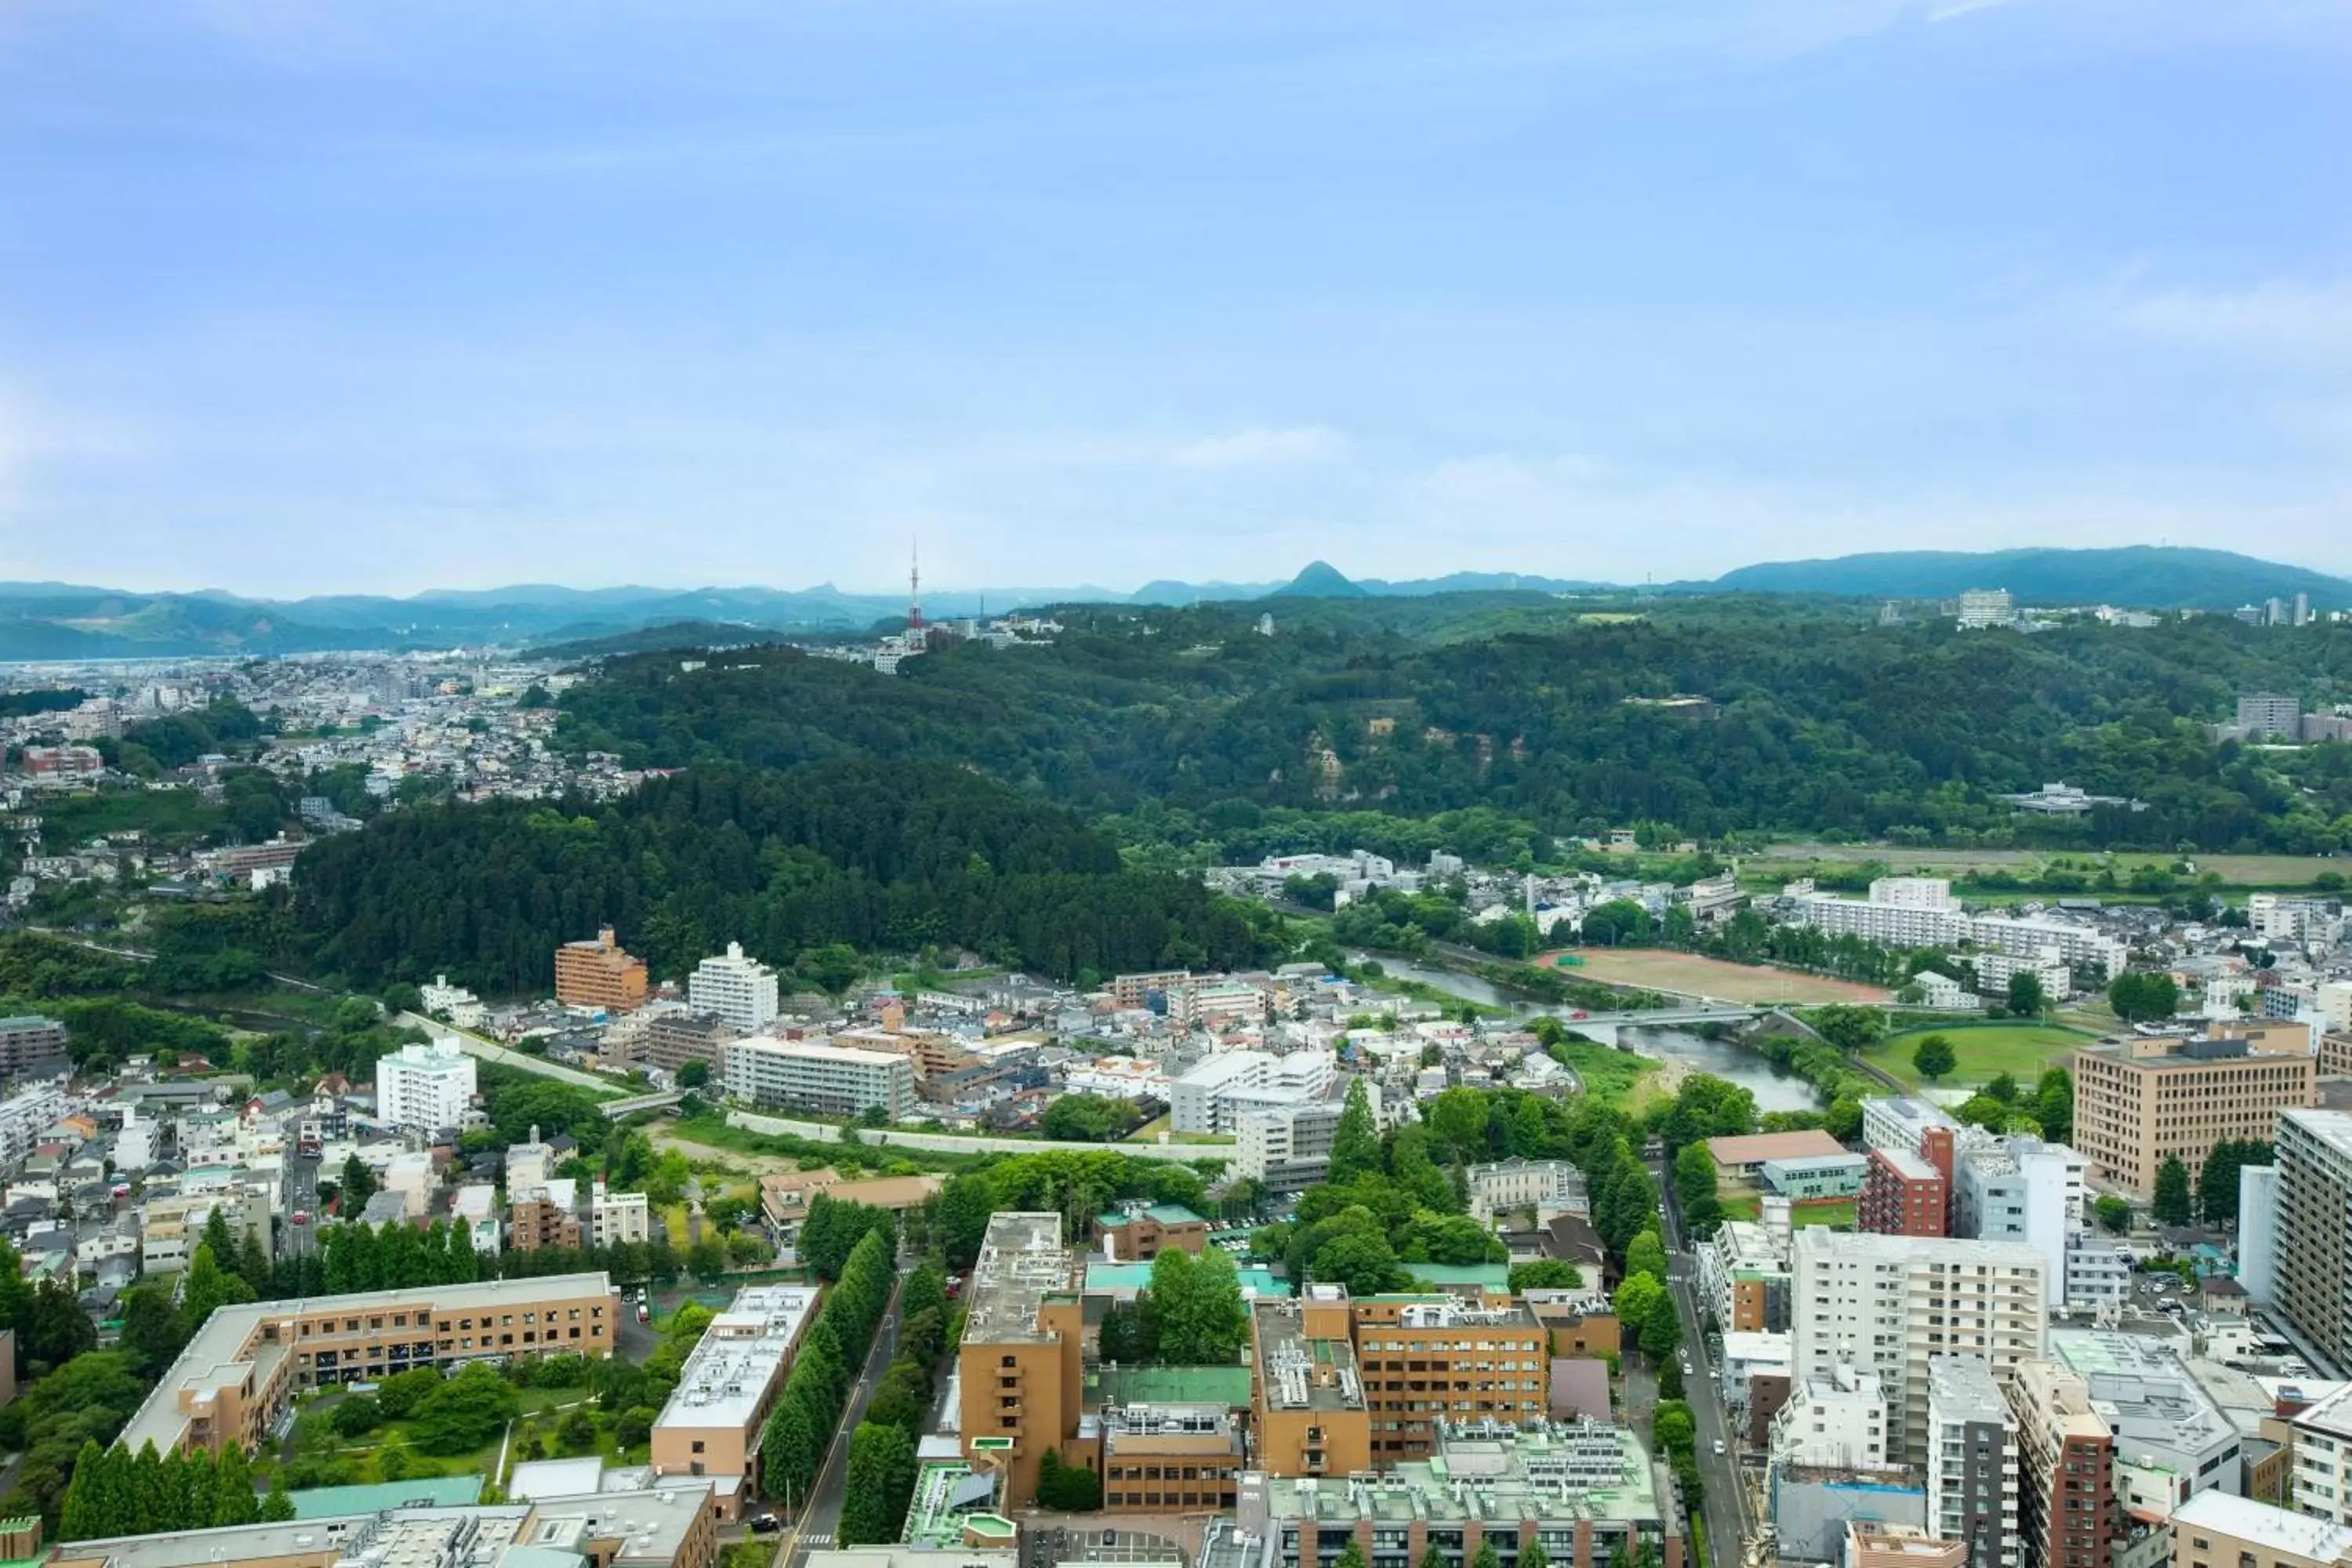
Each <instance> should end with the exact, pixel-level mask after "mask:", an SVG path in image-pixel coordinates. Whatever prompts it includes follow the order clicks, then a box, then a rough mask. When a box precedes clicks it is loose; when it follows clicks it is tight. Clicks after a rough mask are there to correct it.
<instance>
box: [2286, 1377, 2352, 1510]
mask: <svg viewBox="0 0 2352 1568" xmlns="http://www.w3.org/2000/svg"><path fill="white" fill-rule="evenodd" d="M2288 1425H2290V1426H2293V1427H2294V1473H2293V1479H2292V1482H2291V1483H2290V1484H2291V1486H2292V1488H2293V1497H2294V1506H2295V1507H2296V1508H2297V1509H2299V1510H2302V1511H2303V1512H2305V1513H2307V1514H2309V1515H2311V1516H2312V1517H2313V1518H2315V1519H2324V1520H2327V1521H2330V1522H2332V1523H2336V1524H2342V1525H2352V1384H2345V1385H2343V1386H2341V1387H2338V1388H2337V1389H2336V1390H2335V1391H2334V1392H2333V1393H2331V1394H2327V1395H2326V1397H2324V1398H2322V1399H2321V1400H2320V1401H2319V1402H2318V1403H2317V1404H2315V1405H2305V1407H2304V1408H2303V1409H2301V1410H2299V1411H2297V1412H2296V1413H2295V1414H2294V1415H2293V1416H2291V1417H2289V1418H2288Z"/></svg>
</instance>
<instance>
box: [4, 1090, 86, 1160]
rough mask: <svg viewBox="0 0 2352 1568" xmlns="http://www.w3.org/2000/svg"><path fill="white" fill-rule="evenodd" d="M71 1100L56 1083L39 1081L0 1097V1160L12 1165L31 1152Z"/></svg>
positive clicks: (65, 1111) (66, 1108)
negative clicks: (20, 1091) (19, 1090)
mask: <svg viewBox="0 0 2352 1568" xmlns="http://www.w3.org/2000/svg"><path fill="white" fill-rule="evenodd" d="M71 1109H72V1102H71V1101H69V1100H67V1099H66V1097H65V1094H64V1092H63V1091H62V1090H60V1089H58V1086H57V1085H56V1084H53V1083H43V1084H37V1085H36V1086H35V1087H33V1088H31V1089H26V1090H25V1091H24V1092H23V1093H22V1094H16V1095H11V1096H10V1097H9V1098H8V1099H6V1100H0V1163H5V1164H14V1163H16V1161H18V1160H21V1159H23V1158H24V1157H25V1156H26V1155H27V1154H29V1153H31V1152H33V1150H34V1148H35V1146H36V1145H37V1144H38V1143H39V1142H40V1141H41V1134H42V1133H44V1132H46V1131H48V1130H49V1127H50V1125H51V1124H52V1123H53V1122H55V1121H57V1120H58V1118H59V1117H61V1116H63V1115H65V1114H66V1113H67V1112H68V1110H71Z"/></svg>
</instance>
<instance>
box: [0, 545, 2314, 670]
mask: <svg viewBox="0 0 2352 1568" xmlns="http://www.w3.org/2000/svg"><path fill="white" fill-rule="evenodd" d="M1968 588H2007V589H2008V590H2009V591H2010V592H2011V594H2012V595H2015V596H2016V598H2017V600H2018V602H2019V603H2020V604H2023V605H2083V604H2111V605H2130V606H2134V607H2138V608H2145V609H2211V610H2228V609H2234V608H2236V607H2237V606H2238V605H2242V604H2249V603H2253V604H2259V603H2261V602H2262V601H2263V600H2265V599H2269V598H2280V599H2285V600H2292V599H2293V598H2294V595H2296V594H2298V593H2303V594H2308V595H2310V596H2311V601H2312V604H2313V605H2315V606H2316V607H2318V608H2321V609H2343V608H2347V607H2352V581H2347V580H2346V579H2344V578H2341V577H2331V576H2328V575H2326V574H2324V573H2319V572H2313V571H2310V570H2307V569H2305V568H2304V567H2300V566H2284V565H2280V564H2278V563H2273V562H2268V561H2260V560H2256V559H2255V558H2254V557H2252V556H2249V555H2238V554H2234V553H2231V552H2229V551H2223V550H2192V549H2186V548H2174V547H2166V546H2155V545H2135V546H2131V547H2128V548H2125V549H2116V550H2005V551H1995V552H1984V553H1973V554H1972V553H1968V552H1953V551H1900V552H1886V553H1878V554H1868V555H1845V556H1839V557H1836V558H1833V559H1829V560H1822V561H1782V562H1773V563H1765V564H1760V565H1754V566H1742V567H1739V568H1738V569H1737V570H1736V571H1731V572H1727V573H1725V574H1723V575H1722V576H1720V577H1717V578H1714V579H1711V580H1707V581H1702V582H1685V583H1673V584H1660V585H1657V586H1654V587H1644V588H1642V589H1635V588H1633V587H1630V586H1628V585H1625V584H1607V583H1596V582H1590V581H1577V580H1571V579H1565V578H1558V577H1544V576H1536V575H1520V574H1513V573H1504V572H1457V573H1454V574H1451V575H1449V576H1444V577H1433V578H1417V579H1411V580H1406V581H1402V582H1389V581H1383V580H1381V579H1379V578H1372V577H1364V578H1355V579H1350V578H1349V577H1348V576H1347V575H1345V574H1342V573H1341V572H1340V571H1339V569H1338V568H1336V567H1334V566H1332V565H1331V564H1330V563H1328V562H1323V561H1317V562H1314V563H1310V564H1309V565H1308V566H1307V568H1306V569H1305V570H1303V571H1301V572H1300V573H1299V574H1297V576H1296V577H1293V578H1292V579H1290V580H1289V581H1288V582H1285V583H1219V582H1212V583H1182V582H1176V581H1167V580H1163V581H1156V582H1151V583H1147V584H1144V585H1143V586H1142V587H1140V588H1139V589H1137V590H1135V591H1134V592H1133V593H1131V594H1125V593H1119V592H1118V591H1116V590H1113V589H1106V588H1097V587H1093V586H1079V587H1066V588H990V589H987V590H985V591H973V592H963V593H931V594H927V595H925V596H924V601H923V608H924V610H925V612H926V613H927V614H928V615H930V616H934V617H941V618H945V617H961V616H972V615H980V614H983V613H992V612H1003V611H1009V610H1014V609H1021V608H1027V607H1034V606H1037V605H1057V604H1131V605H1189V604H1196V603H1202V602H1207V601H1215V600H1234V599H1262V598H1315V599H1356V598H1375V597H1378V598H1392V597H1404V596H1412V595H1426V594H1451V593H1479V592H1484V593H1492V592H1497V591H1513V590H1517V591H1521V592H1531V593H1538V594H1581V593H1633V592H1651V593H1669V594H1718V593H1748V594H1816V595H1837V596H1843V597H1858V598H1877V599H1948V598H1951V597H1953V596H1954V595H1958V593H1960V592H1961V591H1962V590H1964V589H1968ZM906 607H907V606H906V601H905V600H904V599H901V598H898V597H897V596H895V595H886V594H850V593H845V592H843V591H842V590H841V589H839V588H836V587H835V586H834V585H833V584H829V583H827V584H819V585H818V586H816V587H814V588H801V589H779V588H760V587H739V588H700V589H694V590H690V591H685V592H681V591H678V590H675V589H667V588H640V587H622V588H567V587H563V586H561V585H559V584H518V585H516V586H513V587H509V588H485V589H467V590H456V589H436V590H433V591H431V592H427V593H423V594H418V595H414V596H413V597H410V598H404V599H395V598H385V597H379V596H373V595H320V596H317V597H313V598H307V599H292V600H267V599H248V598H242V597H239V596H238V595H234V594H229V593H225V592H222V591H219V590H216V589H206V590H204V591H201V592H197V593H189V594H139V593H131V592H126V591H124V590H121V589H113V588H94V587H85V586H78V585H75V584H65V583H0V659H41V660H58V659H79V658H166V657H174V656H184V655H191V654H227V655H247V656H267V655H273V654H285V653H307V652H318V651H328V650H334V649H361V648H404V647H450V646H453V645H457V644H473V643H506V644H528V645H534V646H538V645H548V644H580V643H589V642H594V641H598V640H601V639H610V638H616V637H618V638H626V637H630V636H631V635H632V634H638V633H644V632H646V631H647V630H648V629H649V628H658V627H672V626H677V625H678V624H679V623H696V630H697V632H698V633H699V634H701V635H702V636H703V637H704V640H710V639H714V638H717V637H721V636H723V635H724V634H725V633H727V632H728V631H730V630H733V631H740V632H742V633H745V634H747V636H748V634H756V633H777V632H786V633H801V634H806V633H828V632H831V633H841V632H857V631H862V630H866V629H868V628H871V627H875V626H881V625H884V624H887V623H890V622H894V621H896V620H898V618H899V617H900V616H904V615H905V613H906Z"/></svg>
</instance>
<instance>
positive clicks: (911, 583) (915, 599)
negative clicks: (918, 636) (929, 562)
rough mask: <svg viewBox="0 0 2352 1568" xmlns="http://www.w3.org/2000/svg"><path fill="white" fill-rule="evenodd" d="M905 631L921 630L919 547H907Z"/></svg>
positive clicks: (920, 565)
mask: <svg viewBox="0 0 2352 1568" xmlns="http://www.w3.org/2000/svg"><path fill="white" fill-rule="evenodd" d="M907 629H908V631H910V632H919V631H921V630H922V629H923V562H922V556H921V553H920V546H919V543H917V544H909V545H908V546H907Z"/></svg>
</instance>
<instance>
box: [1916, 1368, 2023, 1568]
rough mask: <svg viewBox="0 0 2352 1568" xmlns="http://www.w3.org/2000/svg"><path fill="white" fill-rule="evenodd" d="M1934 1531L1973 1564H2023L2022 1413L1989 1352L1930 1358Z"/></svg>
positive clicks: (1985, 1567) (2009, 1567) (1930, 1516)
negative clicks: (2005, 1392)
mask: <svg viewBox="0 0 2352 1568" xmlns="http://www.w3.org/2000/svg"><path fill="white" fill-rule="evenodd" d="M1927 1530H1928V1532H1929V1533H1930V1534H1932V1535H1934V1536H1935V1537H1936V1539H1937V1540H1938V1541H1961V1542H1968V1543H1969V1556H1968V1564H1969V1568H2017V1563H2018V1552H2019V1542H2018V1531H2017V1415H2016V1413H2015V1412H2013V1411H2011V1409H2010V1407H2009V1401H2008V1400H2007V1399H2005V1398H2003V1397H2002V1396H2001V1392H2000V1384H1996V1383H1995V1382H1994V1381H1993V1376H1992V1367H1991V1366H1990V1364H1989V1363H1987V1362H1986V1361H1985V1359H1984V1358H1983V1357H1982V1356H1972V1355H1970V1356H1959V1355H1939V1356H1937V1357H1934V1358H1933V1359H1932V1360H1931V1361H1930V1362H1929V1363H1928V1366H1927Z"/></svg>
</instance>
